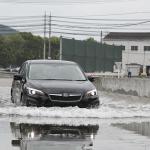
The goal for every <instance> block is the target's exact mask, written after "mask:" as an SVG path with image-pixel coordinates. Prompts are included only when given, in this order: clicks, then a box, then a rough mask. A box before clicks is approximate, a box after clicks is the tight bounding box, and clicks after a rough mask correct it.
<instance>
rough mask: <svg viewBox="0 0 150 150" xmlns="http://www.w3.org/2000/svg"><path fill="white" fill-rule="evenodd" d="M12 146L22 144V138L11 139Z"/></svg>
mask: <svg viewBox="0 0 150 150" xmlns="http://www.w3.org/2000/svg"><path fill="white" fill-rule="evenodd" d="M11 144H12V146H20V140H19V139H18V140H12V141H11Z"/></svg>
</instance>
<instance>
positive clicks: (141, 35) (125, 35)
mask: <svg viewBox="0 0 150 150" xmlns="http://www.w3.org/2000/svg"><path fill="white" fill-rule="evenodd" d="M112 39H118V40H119V39H126V40H131V39H133V40H144V39H149V40H150V32H110V33H109V34H107V35H106V36H105V37H104V40H112Z"/></svg>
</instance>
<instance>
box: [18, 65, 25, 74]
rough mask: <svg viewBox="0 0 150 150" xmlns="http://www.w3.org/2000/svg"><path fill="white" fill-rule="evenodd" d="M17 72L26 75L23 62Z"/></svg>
mask: <svg viewBox="0 0 150 150" xmlns="http://www.w3.org/2000/svg"><path fill="white" fill-rule="evenodd" d="M19 74H21V75H23V76H24V77H25V75H26V63H24V64H23V65H22V66H21V68H20V70H19Z"/></svg>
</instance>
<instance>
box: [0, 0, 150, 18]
mask: <svg viewBox="0 0 150 150" xmlns="http://www.w3.org/2000/svg"><path fill="white" fill-rule="evenodd" d="M45 11H46V12H49V11H51V12H52V14H54V15H67V16H68V15H71V16H82V15H105V14H112V13H113V14H114V13H131V12H149V11H150V1H149V0H0V16H12V15H13V16H16V15H23V16H24V15H42V14H43V13H44V12H45ZM126 16H129V17H131V14H130V15H126ZM132 16H133V17H137V18H138V16H139V14H138V15H132ZM140 16H142V15H140ZM149 16H150V14H144V15H143V17H149Z"/></svg>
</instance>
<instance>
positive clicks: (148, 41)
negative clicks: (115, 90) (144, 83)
mask: <svg viewBox="0 0 150 150" xmlns="http://www.w3.org/2000/svg"><path fill="white" fill-rule="evenodd" d="M103 41H104V43H106V44H110V45H113V44H114V45H122V46H123V52H122V70H123V71H124V72H127V69H128V66H129V65H130V67H131V66H132V64H134V66H135V64H137V65H141V67H142V68H143V74H146V73H147V74H149V72H150V33H147V32H146V33H140V32H139V33H137V32H110V33H109V34H108V35H106V36H105V37H104V39H103Z"/></svg>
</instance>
